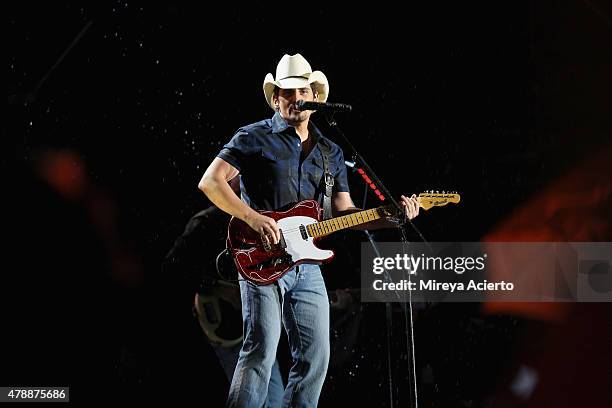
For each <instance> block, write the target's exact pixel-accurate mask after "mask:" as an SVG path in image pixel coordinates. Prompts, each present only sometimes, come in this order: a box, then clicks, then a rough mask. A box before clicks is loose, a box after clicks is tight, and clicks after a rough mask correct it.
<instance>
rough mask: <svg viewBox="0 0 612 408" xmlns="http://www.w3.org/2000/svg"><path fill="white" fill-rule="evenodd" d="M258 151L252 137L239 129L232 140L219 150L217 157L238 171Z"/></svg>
mask: <svg viewBox="0 0 612 408" xmlns="http://www.w3.org/2000/svg"><path fill="white" fill-rule="evenodd" d="M257 151H258V149H257V147H256V146H255V143H254V140H253V136H252V135H251V134H249V133H248V132H246V131H244V130H242V129H240V130H238V131H237V132H236V134H235V135H234V136H233V137H232V139H231V140H230V141H229V142H228V143H227V144H226V145H225V146H223V148H222V149H221V151H220V152H219V153H218V154H217V157H219V158H221V159H223V160H225V161H226V162H228V163H229V164H231V165H232V166H234V167H235V168H236V169H238V171H240V169H241V168H242V167H244V166H245V164H246V161H247V160H248V158H249V157H250V156H252V155H253V154H255V153H256V152H257Z"/></svg>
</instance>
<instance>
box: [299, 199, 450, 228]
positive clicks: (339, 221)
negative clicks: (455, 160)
mask: <svg viewBox="0 0 612 408" xmlns="http://www.w3.org/2000/svg"><path fill="white" fill-rule="evenodd" d="M460 199H461V198H460V197H459V194H456V193H445V192H444V191H443V192H442V194H440V193H438V192H437V191H436V192H435V193H434V192H433V191H431V192H425V193H421V194H419V196H418V197H417V202H418V203H419V207H420V208H422V209H424V210H429V209H430V208H432V207H440V206H443V205H447V204H448V203H455V204H457V203H458V202H459V201H460ZM394 214H397V211H396V209H395V208H394V207H393V206H392V205H386V206H382V207H378V208H372V209H370V210H363V211H358V212H354V213H352V214H348V215H343V216H342V217H336V218H331V219H329V220H325V221H320V222H317V223H315V224H310V225H308V226H307V227H306V229H307V230H308V233H309V234H310V236H311V237H313V238H317V237H322V236H325V235H329V234H331V233H334V232H336V231H340V230H343V229H347V228H352V227H355V226H357V225H361V224H365V223H367V222H371V221H376V220H378V219H381V218H386V217H389V216H392V215H394Z"/></svg>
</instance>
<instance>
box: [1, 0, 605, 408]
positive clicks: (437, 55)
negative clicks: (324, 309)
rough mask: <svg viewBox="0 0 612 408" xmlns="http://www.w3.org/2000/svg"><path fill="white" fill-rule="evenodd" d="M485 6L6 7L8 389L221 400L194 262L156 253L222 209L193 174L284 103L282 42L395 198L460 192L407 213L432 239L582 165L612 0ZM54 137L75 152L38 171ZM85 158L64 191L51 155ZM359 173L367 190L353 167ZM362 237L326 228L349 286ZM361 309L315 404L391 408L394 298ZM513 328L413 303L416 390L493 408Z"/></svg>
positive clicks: (405, 396) (600, 131) (71, 161)
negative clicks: (278, 101)
mask: <svg viewBox="0 0 612 408" xmlns="http://www.w3.org/2000/svg"><path fill="white" fill-rule="evenodd" d="M489 3H490V2H489ZM492 3H494V4H488V3H485V2H482V3H481V2H478V3H473V4H463V3H462V4H456V5H441V4H437V3H435V4H434V3H430V4H429V5H413V4H407V5H405V6H404V7H402V8H401V10H400V7H399V6H397V5H390V4H389V5H384V4H374V3H371V4H367V5H365V4H364V5H363V6H358V5H356V4H351V5H350V6H349V5H347V6H346V7H340V6H337V8H334V9H332V8H330V6H327V5H323V4H311V5H302V6H301V7H299V8H292V7H289V6H286V5H284V4H280V3H275V4H274V5H267V6H264V5H256V4H250V5H248V6H238V5H236V6H230V5H225V6H219V5H215V6H214V8H213V7H212V6H211V5H206V4H200V5H198V6H196V5H185V4H180V3H173V2H171V3H165V4H162V5H152V4H149V3H146V4H145V3H142V4H138V3H136V2H131V1H130V2H110V3H107V4H102V5H96V6H92V5H87V4H79V3H76V2H61V3H56V4H51V3H49V4H44V3H40V4H38V3H29V2H24V3H20V5H19V6H18V7H17V8H15V5H11V6H10V9H9V13H8V15H7V18H8V34H9V35H8V41H7V46H8V109H7V115H6V119H5V121H4V131H3V133H5V136H6V138H7V139H8V140H9V147H8V150H9V151H10V153H11V154H10V155H6V156H4V158H3V165H5V167H6V170H5V172H4V173H5V176H8V179H9V186H10V187H11V191H12V193H11V194H7V198H8V202H9V204H10V210H9V211H10V212H8V213H7V214H8V216H7V218H8V221H10V223H11V225H13V224H14V225H15V227H16V228H15V229H14V230H13V229H10V230H9V231H11V234H12V235H11V236H10V237H11V239H9V241H10V242H11V245H10V246H9V256H8V258H7V259H8V260H13V259H12V258H15V259H14V261H15V262H16V263H15V265H17V266H16V267H11V268H9V269H6V276H7V277H8V278H9V279H11V280H13V279H14V280H15V282H13V285H15V286H8V285H7V287H14V288H16V290H12V291H11V292H12V293H13V294H14V295H15V296H14V297H11V298H10V299H11V302H10V305H9V306H8V309H7V310H8V312H9V314H12V316H14V317H15V319H14V320H16V321H17V323H16V325H15V332H16V333H18V336H16V338H15V339H14V340H15V341H16V343H17V344H16V345H15V347H16V348H15V350H16V352H15V356H16V357H18V358H17V360H18V363H19V364H17V365H16V366H14V369H13V370H11V371H10V372H6V373H5V374H8V378H7V381H8V382H7V384H20V385H71V387H72V394H73V395H72V399H73V401H87V400H88V399H90V398H92V396H95V398H98V399H103V400H104V399H107V400H109V401H114V400H118V399H119V398H134V399H135V400H139V401H140V400H142V401H144V400H149V399H157V398H163V399H172V398H179V399H185V400H190V401H193V402H194V403H197V404H199V405H202V406H219V405H221V404H222V401H223V400H224V398H225V394H226V392H227V387H228V385H227V382H226V380H225V377H224V376H223V373H222V371H221V369H220V368H219V367H218V364H217V363H216V360H215V357H214V354H212V351H211V349H210V346H208V345H207V343H206V342H205V339H204V337H203V335H202V334H201V331H200V328H199V327H198V326H197V323H196V322H195V320H194V319H193V317H192V315H191V301H192V296H193V293H194V290H195V289H194V286H197V282H195V281H197V277H195V278H194V276H193V274H181V273H180V272H179V273H177V272H176V271H172V272H168V270H164V269H163V268H162V263H163V258H164V256H165V254H166V253H167V252H168V250H169V249H170V248H171V247H172V245H173V242H174V240H175V239H176V237H177V236H178V235H180V233H181V232H182V231H183V228H184V226H185V223H186V222H187V220H188V219H189V218H190V217H191V216H192V215H193V214H194V213H195V212H197V211H199V210H201V209H204V208H206V207H207V206H208V205H209V204H210V203H209V202H208V201H207V199H206V198H205V197H204V195H203V194H202V193H201V192H199V190H198V189H197V183H198V181H199V179H200V177H201V175H202V173H203V171H204V170H205V169H206V167H207V165H208V164H209V163H210V161H211V160H212V158H213V157H214V156H215V154H216V153H217V152H218V150H219V149H220V147H221V146H222V145H223V144H224V143H225V142H227V141H228V140H229V138H230V137H231V136H232V134H233V132H234V131H235V130H236V129H237V128H238V127H240V126H241V125H244V124H247V123H251V122H255V121H258V120H260V119H262V118H265V117H269V116H271V115H272V111H271V110H270V109H269V107H268V106H267V104H266V102H265V101H264V98H263V92H262V90H261V85H262V83H263V78H264V76H265V74H266V73H268V72H272V73H273V74H274V72H275V68H276V64H277V62H278V60H279V59H280V57H281V56H282V55H283V54H284V53H289V54H293V53H296V52H299V53H301V54H302V55H303V56H304V57H306V59H307V60H308V61H309V62H310V64H311V65H312V67H313V69H315V70H322V71H323V72H324V73H325V74H326V75H327V77H328V79H329V81H330V98H329V100H330V101H336V102H345V103H350V104H352V105H353V107H354V111H353V113H351V114H350V115H344V116H338V120H339V123H340V125H341V127H342V129H343V130H344V132H345V133H346V134H347V135H348V136H349V138H350V139H351V141H352V143H353V144H354V145H355V146H356V147H357V148H358V149H359V150H360V152H361V153H362V154H363V155H364V156H365V157H366V159H367V160H368V161H369V163H370V165H371V166H372V167H373V168H374V169H375V170H376V171H377V173H378V175H379V177H380V178H381V179H382V180H383V181H384V182H385V183H386V184H387V187H388V188H389V189H390V190H391V191H392V192H393V193H394V194H396V195H399V194H406V193H409V194H411V193H413V192H414V193H418V192H421V191H424V190H430V189H434V190H456V191H458V192H459V193H460V194H461V195H462V201H461V204H460V205H458V206H447V207H444V208H440V209H433V210H431V211H430V212H427V213H424V214H422V215H421V216H420V217H419V218H418V219H417V220H416V225H417V227H419V228H420V229H421V231H422V232H423V234H424V235H425V237H427V239H428V240H430V241H477V240H479V239H481V238H482V237H483V235H484V234H486V233H487V232H488V231H490V230H491V229H492V228H493V227H494V226H495V225H496V224H497V223H498V222H499V221H501V220H502V219H504V217H507V216H508V215H509V214H511V213H512V210H513V209H514V208H515V207H516V206H517V205H519V204H520V203H522V202H524V201H525V200H527V199H528V198H529V197H531V196H532V195H533V194H534V193H536V192H537V191H538V190H539V189H541V188H543V187H544V186H546V185H547V183H549V182H551V181H552V180H555V179H556V178H557V177H559V176H560V175H562V174H564V172H565V171H567V170H568V169H570V168H572V166H574V165H576V164H577V163H580V162H582V161H584V160H588V158H589V155H590V154H592V152H594V151H597V150H598V149H600V147H601V146H603V145H604V144H605V143H606V142H607V141H609V137H610V130H611V129H612V126H611V125H612V123H611V122H612V121H611V115H610V94H612V92H611V91H612V89H611V86H610V85H611V81H610V75H611V74H610V73H611V72H612V47H611V46H610V45H611V40H612V23H611V20H610V17H609V16H610V13H609V10H607V9H606V8H605V7H604V3H605V2H602V1H568V2H553V1H538V2H527V3H524V2H507V3H505V4H504V5H500V4H497V3H498V2H492ZM90 23H91V24H90ZM83 29H84V31H81V30H83ZM79 33H82V35H80V36H79ZM75 39H77V41H76V42H75V43H74V44H73V45H72V46H71V43H72V42H73V41H74V40H75ZM66 50H68V52H67V53H66V54H64V52H65V51H66ZM321 119H322V118H318V117H315V121H316V122H317V123H318V124H319V125H320V127H321V128H322V129H323V130H324V131H325V130H326V129H327V126H326V125H325V123H323V121H322V120H321ZM327 134H328V136H329V137H330V138H332V139H333V140H335V141H336V142H338V143H339V144H340V145H341V146H342V147H345V148H346V146H344V145H343V143H342V142H341V141H339V139H338V138H336V137H335V135H334V134H333V133H332V132H328V133H327ZM58 152H60V153H62V152H63V153H62V154H67V156H66V155H64V156H62V155H61V154H60V155H59V157H60V158H63V159H61V160H60V161H59V163H61V165H60V166H59V167H60V168H61V169H64V170H57V167H53V166H51V167H45V166H46V165H47V164H48V160H47V159H46V158H48V157H49V154H51V157H58V156H53V155H54V154H58ZM66 152H68V153H66ZM345 155H346V156H347V159H348V158H349V156H350V153H349V151H348V150H346V149H345ZM53 163H55V162H53ZM62 166H63V167H62ZM50 168H51V169H56V170H57V172H59V173H54V171H53V170H49V169H50ZM73 170H74V171H78V170H82V177H81V184H80V185H81V186H86V187H82V188H81V190H79V191H86V193H81V194H79V193H75V194H73V195H70V194H68V196H66V195H63V194H61V191H59V192H58V189H57V187H56V186H57V184H53V183H52V182H51V183H50V182H49V179H50V178H49V174H56V175H57V174H59V175H58V177H59V179H61V180H65V179H64V178H62V175H64V176H66V174H68V175H70V174H72V173H71V171H73ZM79 174H81V173H79ZM67 177H68V180H73V179H72V178H71V177H70V176H67ZM61 180H60V181H59V182H58V183H59V185H63V184H62V181H61ZM66 183H68V184H69V185H71V184H70V181H67V182H66ZM349 183H350V186H351V190H352V195H353V199H354V200H355V201H356V203H357V205H361V203H362V198H363V186H362V184H361V180H360V178H358V177H357V176H356V175H355V174H349ZM368 205H370V206H371V205H374V197H373V196H372V195H370V196H369V197H368ZM410 233H411V236H410V238H411V239H414V240H417V239H418V237H417V236H416V235H415V234H414V233H412V232H410ZM396 237H397V235H396V233H395V232H394V231H385V232H380V233H378V234H377V238H379V239H381V240H383V239H396ZM364 240H365V237H364V236H363V235H362V234H361V233H357V232H349V233H345V234H340V235H339V236H338V237H336V238H335V239H334V241H333V243H332V245H336V246H337V254H338V256H337V259H336V261H335V262H334V263H333V264H332V265H330V266H328V267H327V268H326V271H325V273H326V275H325V276H326V279H327V282H328V287H329V288H330V289H335V288H339V287H356V286H358V284H359V275H358V273H359V272H358V265H357V264H356V260H355V257H352V256H351V255H350V254H351V253H353V254H354V253H356V252H355V251H358V250H359V244H360V242H362V241H364ZM210 242H211V244H210V245H208V246H207V251H208V252H206V253H205V254H204V255H203V257H206V259H207V261H206V262H209V263H210V262H211V261H210V259H211V257H213V256H215V255H216V253H217V252H218V251H220V250H221V249H222V248H223V231H222V230H220V229H214V230H213V229H211V234H210ZM8 260H7V262H8ZM13 299H14V301H13ZM358 313H359V314H360V319H361V332H360V333H361V334H360V336H361V337H360V340H359V341H358V343H357V344H358V345H357V346H355V347H356V350H355V351H354V354H353V355H352V357H351V358H349V359H348V360H347V362H346V364H344V365H341V366H339V367H336V368H334V370H332V371H331V372H330V377H329V378H328V380H327V382H326V385H325V388H324V391H323V395H322V400H321V405H325V406H327V405H329V404H331V401H332V400H334V401H339V400H342V401H346V402H350V401H359V402H361V403H363V404H366V405H371V406H388V396H387V391H386V388H385V387H386V366H385V361H386V360H385V359H386V354H385V343H384V341H385V338H384V336H383V334H382V333H384V330H385V327H384V324H383V323H384V321H383V316H384V307H383V306H382V305H362V306H361V308H360V309H359V311H358ZM394 313H395V317H396V319H395V320H394V322H395V326H394V331H393V341H394V359H396V360H397V362H396V363H394V364H395V365H394V370H395V375H396V379H395V380H396V389H395V391H394V398H395V400H396V404H398V403H399V404H400V405H399V406H408V400H409V398H410V397H409V393H408V384H409V383H408V381H407V380H406V375H407V369H406V367H407V361H406V360H405V359H406V354H405V333H404V329H403V326H402V324H403V322H404V321H403V315H402V313H401V310H400V309H399V308H398V309H396V310H395V312H394ZM520 325H521V322H518V321H517V320H516V319H512V318H510V317H507V318H500V319H498V320H494V321H490V320H486V321H485V319H483V318H482V316H480V314H479V307H478V305H476V304H469V305H459V306H458V305H436V306H432V307H428V308H427V309H425V310H420V311H419V319H418V320H417V329H416V336H417V356H418V357H417V360H419V370H420V371H421V372H420V373H419V375H418V377H419V381H420V390H421V393H422V397H424V398H427V399H428V400H429V401H430V402H431V404H429V405H427V404H426V405H425V406H484V405H485V402H484V401H486V400H487V398H488V396H490V395H491V394H492V393H494V392H495V388H496V385H497V384H499V382H501V381H502V378H503V369H504V367H505V365H507V364H509V363H510V361H511V355H512V354H511V351H512V349H513V341H514V340H515V339H516V337H517V336H520V330H518V329H516V327H517V326H520ZM421 343H422V344H421ZM17 345H18V348H17ZM402 350H403V351H402ZM500 350H503V352H500ZM500 355H502V356H504V358H502V357H499V356H500ZM505 360H507V361H505ZM359 362H361V365H359V364H357V363H359ZM356 364H357V366H356ZM420 374H422V375H420ZM498 374H499V375H498Z"/></svg>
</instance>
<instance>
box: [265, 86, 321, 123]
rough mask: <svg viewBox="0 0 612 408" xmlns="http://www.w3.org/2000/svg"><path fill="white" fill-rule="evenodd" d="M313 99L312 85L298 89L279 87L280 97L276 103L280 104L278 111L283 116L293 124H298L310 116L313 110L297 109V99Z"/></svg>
mask: <svg viewBox="0 0 612 408" xmlns="http://www.w3.org/2000/svg"><path fill="white" fill-rule="evenodd" d="M300 100H304V101H313V100H314V94H313V93H312V89H310V87H305V88H298V89H279V90H278V97H277V98H275V101H274V102H275V104H276V106H278V111H279V112H280V114H281V116H282V117H283V118H284V119H285V120H286V121H287V123H289V124H291V125H295V124H298V123H299V122H303V121H305V120H308V118H310V115H311V114H312V111H302V112H300V111H298V110H297V109H296V103H297V101H300Z"/></svg>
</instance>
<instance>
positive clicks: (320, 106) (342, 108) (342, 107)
mask: <svg viewBox="0 0 612 408" xmlns="http://www.w3.org/2000/svg"><path fill="white" fill-rule="evenodd" d="M295 105H296V108H297V110H299V111H305V110H316V111H327V112H350V111H351V110H352V109H353V107H352V106H351V105H347V104H346V103H329V102H306V101H304V100H300V101H297V103H296V104H295Z"/></svg>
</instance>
